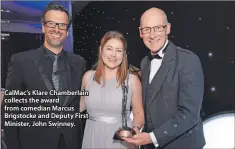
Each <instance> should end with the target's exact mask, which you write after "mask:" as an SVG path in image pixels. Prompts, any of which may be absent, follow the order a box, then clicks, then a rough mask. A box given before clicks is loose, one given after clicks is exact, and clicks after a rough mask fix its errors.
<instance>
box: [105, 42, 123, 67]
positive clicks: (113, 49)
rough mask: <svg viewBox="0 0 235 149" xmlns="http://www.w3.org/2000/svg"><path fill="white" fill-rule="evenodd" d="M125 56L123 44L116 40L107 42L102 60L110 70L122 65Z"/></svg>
mask: <svg viewBox="0 0 235 149" xmlns="http://www.w3.org/2000/svg"><path fill="white" fill-rule="evenodd" d="M123 55H124V46H123V43H122V42H121V41H120V40H118V39H114V38H113V39H110V40H108V41H107V42H106V44H105V45H104V47H103V49H102V52H101V56H102V60H103V62H104V64H105V66H106V67H107V68H109V69H115V68H117V67H118V66H119V65H120V64H121V63H122V60H123Z"/></svg>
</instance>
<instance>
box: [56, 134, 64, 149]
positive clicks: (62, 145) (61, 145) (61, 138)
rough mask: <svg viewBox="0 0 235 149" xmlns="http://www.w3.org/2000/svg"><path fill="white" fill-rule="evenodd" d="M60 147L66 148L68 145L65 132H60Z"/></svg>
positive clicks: (61, 148) (60, 148)
mask: <svg viewBox="0 0 235 149" xmlns="http://www.w3.org/2000/svg"><path fill="white" fill-rule="evenodd" d="M58 149H66V145H65V141H64V134H60V139H59V144H58Z"/></svg>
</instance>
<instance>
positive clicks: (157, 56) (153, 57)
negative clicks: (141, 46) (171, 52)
mask: <svg viewBox="0 0 235 149" xmlns="http://www.w3.org/2000/svg"><path fill="white" fill-rule="evenodd" d="M155 58H156V59H162V57H161V56H159V54H156V55H151V54H149V61H152V60H153V59H155Z"/></svg>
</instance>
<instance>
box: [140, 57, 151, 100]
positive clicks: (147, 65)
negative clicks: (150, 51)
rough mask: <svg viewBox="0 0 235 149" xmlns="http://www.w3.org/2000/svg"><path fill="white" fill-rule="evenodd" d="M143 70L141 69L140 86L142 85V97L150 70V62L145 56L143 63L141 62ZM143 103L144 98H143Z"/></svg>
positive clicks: (144, 93)
mask: <svg viewBox="0 0 235 149" xmlns="http://www.w3.org/2000/svg"><path fill="white" fill-rule="evenodd" d="M143 67H144V68H143V70H142V79H143V80H142V84H143V85H142V86H143V98H144V99H145V95H146V89H147V85H148V79H149V72H150V62H149V60H148V57H145V60H144V64H143ZM143 102H144V103H145V100H143Z"/></svg>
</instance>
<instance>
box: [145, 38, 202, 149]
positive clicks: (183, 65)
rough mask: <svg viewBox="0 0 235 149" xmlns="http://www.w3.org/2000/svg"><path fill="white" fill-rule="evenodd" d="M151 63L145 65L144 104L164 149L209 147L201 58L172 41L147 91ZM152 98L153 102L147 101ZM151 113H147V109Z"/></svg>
mask: <svg viewBox="0 0 235 149" xmlns="http://www.w3.org/2000/svg"><path fill="white" fill-rule="evenodd" d="M149 69H150V61H149V60H148V57H145V58H144V59H143V60H142V62H141V73H142V88H143V97H144V99H143V104H147V105H146V107H147V108H148V109H149V110H150V115H148V116H149V117H150V118H151V121H152V123H153V124H152V125H153V127H154V129H153V133H154V135H155V136H156V139H157V142H158V144H159V145H160V147H164V148H178V149H182V148H187V149H188V148H202V147H203V146H204V145H205V139H204V134H203V127H202V122H201V118H200V109H201V106H202V100H203V92H204V77H203V71H202V67H201V63H200V60H199V58H198V57H197V56H196V55H195V54H194V53H193V52H191V51H188V50H185V49H182V48H179V47H176V46H175V45H174V44H173V43H172V42H170V41H169V43H168V46H167V49H166V53H165V55H164V58H163V61H162V64H161V66H160V68H159V70H158V72H157V73H156V74H155V76H154V78H153V79H152V82H151V85H150V87H151V88H152V90H151V91H149V90H146V86H147V83H148V78H149V77H148V76H149V71H150V70H149ZM146 92H148V93H149V94H150V95H151V99H150V102H147V101H146V100H147V99H145V97H146V96H145V95H146ZM145 110H147V109H145Z"/></svg>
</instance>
